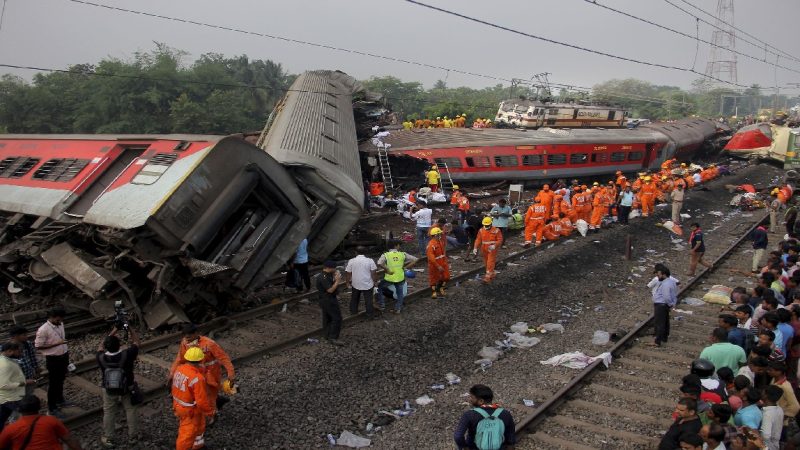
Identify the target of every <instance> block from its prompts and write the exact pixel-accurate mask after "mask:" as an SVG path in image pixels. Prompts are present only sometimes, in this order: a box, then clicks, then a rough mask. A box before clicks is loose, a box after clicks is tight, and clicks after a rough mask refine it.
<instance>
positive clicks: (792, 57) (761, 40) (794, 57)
mask: <svg viewBox="0 0 800 450" xmlns="http://www.w3.org/2000/svg"><path fill="white" fill-rule="evenodd" d="M680 1H681V2H683V3H686V4H687V5H689V6H691V7H692V8H694V9H696V10H698V11H700V12H702V13H703V14H705V15H707V16H710V17H713V18H714V20H719V21H720V23H722V24H724V25H727V26H729V27H731V28H733V29H734V30H736V31H738V32H740V33H742V34H744V35H745V36H749V37H751V38H753V39H755V40H756V41H758V42H760V43H761V44H764V46H765V50H766V49H767V48H773V49H775V50H777V51H778V52H780V53H782V54H783V55H784V58H788V59H792V60H794V61H798V62H800V58H797V57H796V56H793V55H792V54H791V53H787V52H785V51H783V50H781V49H779V48H778V47H775V46H774V45H772V44H770V43H769V42H767V41H764V40H763V39H759V38H757V37H755V36H753V35H752V34H750V33H748V32H747V31H744V30H742V29H741V28H738V27H736V26H735V25H733V24H732V23H728V22H725V21H724V20H722V19H721V18H719V17H717V16H715V15H714V14H711V13H710V12H708V11H706V10H704V9H703V8H701V7H699V6H697V5H695V4H693V3H691V2H689V1H687V0H680ZM714 27H715V28H717V27H716V25H714ZM719 29H720V30H721V31H726V30H722V29H721V28H719ZM740 39H742V38H740ZM742 40H744V41H745V42H747V43H748V44H751V45H753V46H756V45H755V44H753V43H751V42H750V41H748V40H745V39H742ZM757 47H761V46H760V45H758V46H757ZM769 53H772V54H774V55H777V53H774V52H769Z"/></svg>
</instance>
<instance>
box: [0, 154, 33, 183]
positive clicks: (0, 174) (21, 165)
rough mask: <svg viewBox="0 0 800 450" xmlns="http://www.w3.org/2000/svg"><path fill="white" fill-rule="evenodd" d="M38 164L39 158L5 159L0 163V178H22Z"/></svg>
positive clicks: (19, 157)
mask: <svg viewBox="0 0 800 450" xmlns="http://www.w3.org/2000/svg"><path fill="white" fill-rule="evenodd" d="M37 164H39V158H28V157H26V156H11V157H9V158H5V159H3V161H2V162H0V178H21V177H23V176H24V175H25V174H26V173H28V172H30V171H31V169H33V168H34V167H35V166H36V165H37Z"/></svg>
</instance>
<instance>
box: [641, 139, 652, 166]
mask: <svg viewBox="0 0 800 450" xmlns="http://www.w3.org/2000/svg"><path fill="white" fill-rule="evenodd" d="M654 157H655V144H646V145H645V152H644V161H642V167H645V168H646V167H650V163H651V162H652V161H653V158H654Z"/></svg>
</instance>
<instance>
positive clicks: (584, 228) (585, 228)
mask: <svg viewBox="0 0 800 450" xmlns="http://www.w3.org/2000/svg"><path fill="white" fill-rule="evenodd" d="M575 228H577V229H578V233H580V234H581V236H583V237H586V233H588V232H589V224H588V223H586V221H585V220H583V219H578V221H577V222H575Z"/></svg>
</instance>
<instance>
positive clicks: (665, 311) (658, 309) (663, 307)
mask: <svg viewBox="0 0 800 450" xmlns="http://www.w3.org/2000/svg"><path fill="white" fill-rule="evenodd" d="M654 273H655V275H656V276H655V278H653V279H652V280H650V282H649V283H648V284H647V287H649V288H650V289H652V292H653V309H654V312H653V316H654V317H653V324H654V325H655V341H654V342H653V344H650V345H653V346H655V347H661V344H662V343H664V342H667V340H668V339H669V311H670V310H671V309H672V308H673V307H675V305H676V304H677V302H678V286H677V285H676V284H675V279H674V278H672V277H671V274H670V271H669V268H668V267H667V266H665V265H664V264H656V266H655V272H654ZM695 409H696V406H695Z"/></svg>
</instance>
